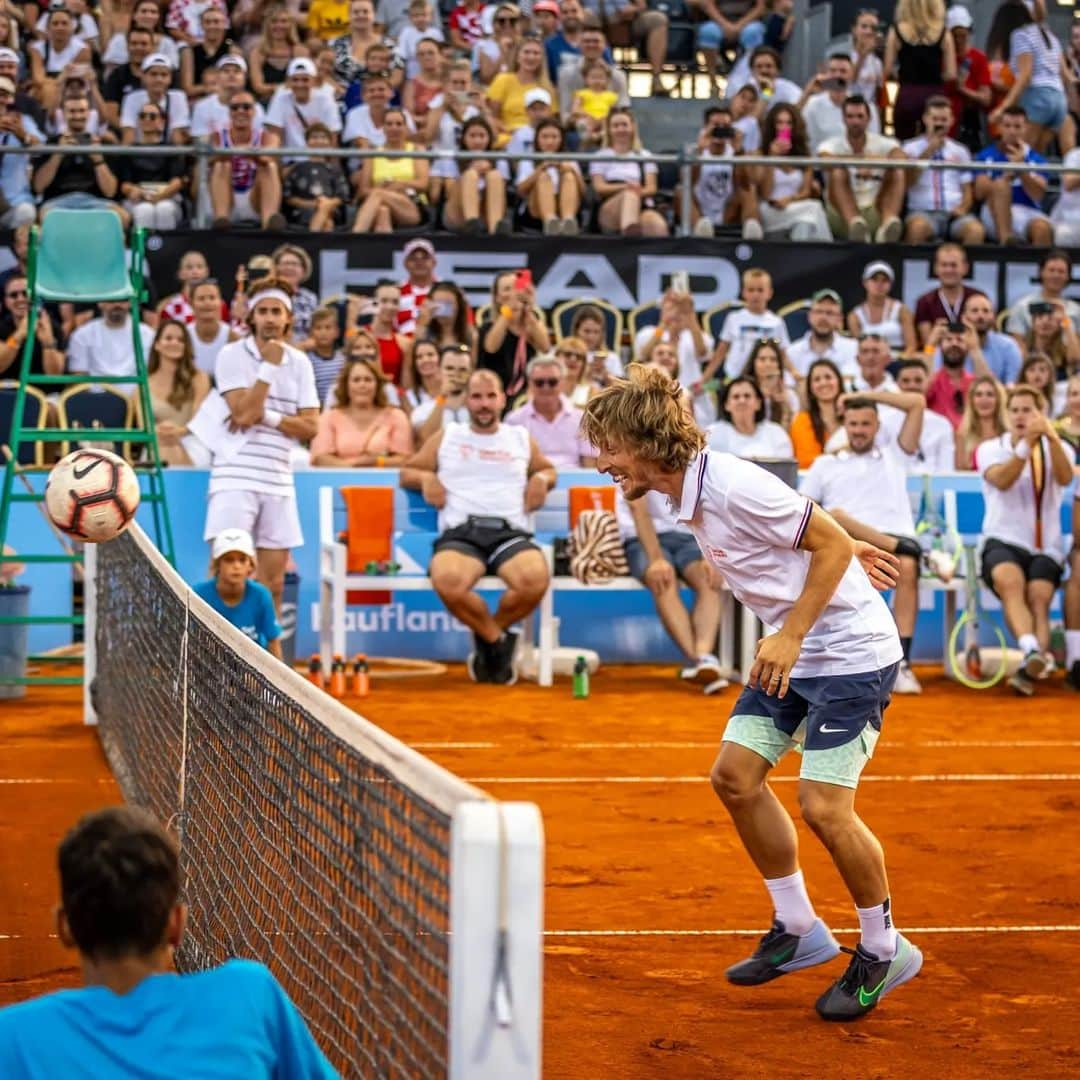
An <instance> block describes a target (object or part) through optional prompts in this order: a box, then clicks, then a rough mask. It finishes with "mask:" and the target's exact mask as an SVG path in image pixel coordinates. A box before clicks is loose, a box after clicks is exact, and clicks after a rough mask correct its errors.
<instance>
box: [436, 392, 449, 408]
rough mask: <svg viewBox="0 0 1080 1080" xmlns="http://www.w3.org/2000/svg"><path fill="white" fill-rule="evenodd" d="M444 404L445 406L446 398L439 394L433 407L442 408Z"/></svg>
mask: <svg viewBox="0 0 1080 1080" xmlns="http://www.w3.org/2000/svg"><path fill="white" fill-rule="evenodd" d="M445 404H446V398H445V397H444V396H443V395H442V394H440V395H439V396H438V397H437V398H436V399H435V405H436V406H437V407H438V408H442V406H443V405H445Z"/></svg>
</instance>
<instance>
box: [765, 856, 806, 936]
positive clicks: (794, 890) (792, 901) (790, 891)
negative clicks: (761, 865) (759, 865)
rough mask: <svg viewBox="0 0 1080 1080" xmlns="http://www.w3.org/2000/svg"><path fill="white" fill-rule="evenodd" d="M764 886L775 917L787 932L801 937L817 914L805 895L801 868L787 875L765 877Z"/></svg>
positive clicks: (804, 883)
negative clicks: (769, 897) (770, 900)
mask: <svg viewBox="0 0 1080 1080" xmlns="http://www.w3.org/2000/svg"><path fill="white" fill-rule="evenodd" d="M765 888H766V889H768V890H769V895H770V896H771V897H772V902H773V908H774V909H775V911H776V917H777V918H778V919H779V920H780V922H782V923H783V924H784V929H785V930H786V931H787V932H788V933H789V934H798V935H799V936H800V937H801V936H802V935H803V934H805V933H806V932H807V931H808V930H809V929H810V927H811V926H813V925H814V922H815V920H816V919H817V915H816V914H815V913H814V905H813V904H811V903H810V897H809V896H808V895H807V892H806V882H805V881H803V875H802V871H801V870H796V871H795V873H794V874H789V875H788V876H787V877H780V878H772V879H769V878H766V879H765Z"/></svg>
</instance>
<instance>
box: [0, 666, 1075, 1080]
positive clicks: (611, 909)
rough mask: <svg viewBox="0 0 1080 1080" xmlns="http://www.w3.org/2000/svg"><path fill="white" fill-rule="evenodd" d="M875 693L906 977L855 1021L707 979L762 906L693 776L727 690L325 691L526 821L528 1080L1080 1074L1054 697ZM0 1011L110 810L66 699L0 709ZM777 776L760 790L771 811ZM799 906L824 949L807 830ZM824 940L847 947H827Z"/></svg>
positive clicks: (72, 698)
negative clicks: (532, 817)
mask: <svg viewBox="0 0 1080 1080" xmlns="http://www.w3.org/2000/svg"><path fill="white" fill-rule="evenodd" d="M918 674H919V678H920V679H921V680H922V681H923V686H924V688H925V692H924V693H923V695H922V696H921V697H916V698H897V699H896V700H895V701H894V704H893V706H892V708H891V709H890V710H889V713H888V715H887V718H886V726H885V735H884V737H883V739H882V740H881V742H880V744H879V746H878V751H877V756H876V758H875V760H874V761H873V762H872V763H871V765H870V767H869V769H868V771H867V773H866V778H865V783H864V785H863V787H862V789H861V792H860V796H859V809H860V811H861V813H862V815H863V817H865V819H866V820H867V821H868V823H869V824H870V825H871V826H872V827H873V828H874V829H875V831H876V832H877V833H878V835H879V836H880V837H881V839H882V841H883V842H884V844H885V846H886V852H887V855H888V859H889V869H890V876H891V881H892V893H893V901H894V910H895V912H896V916H897V922H898V925H899V926H900V927H901V928H902V929H903V930H904V931H905V933H908V934H909V936H910V937H911V938H912V940H913V941H915V942H916V943H917V944H918V945H919V946H920V947H921V948H922V949H923V951H924V953H925V957H926V962H925V966H924V968H923V974H922V976H921V977H920V978H919V979H917V980H916V981H915V982H913V983H910V984H908V985H907V986H905V987H903V988H901V989H899V990H898V991H897V992H896V993H895V995H893V996H891V997H888V998H885V999H884V1001H883V1002H882V1004H881V1006H879V1008H878V1009H877V1010H875V1012H874V1013H873V1014H871V1016H869V1017H868V1018H866V1019H865V1020H863V1021H861V1022H860V1023H858V1024H852V1025H826V1024H824V1023H822V1022H821V1021H820V1020H818V1019H817V1017H816V1015H815V1014H814V1013H813V1003H814V1000H815V998H816V997H817V995H818V993H820V991H821V990H822V989H824V987H825V985H826V983H827V982H828V981H829V980H830V979H831V978H835V977H837V976H838V975H839V974H840V973H841V972H842V970H843V965H844V961H846V957H843V958H838V959H837V960H835V961H833V962H832V964H830V965H828V966H825V967H822V968H816V969H814V970H812V971H809V972H802V973H797V974H794V975H790V976H787V977H785V978H783V979H780V980H777V981H776V982H773V983H771V984H770V985H768V986H766V987H763V988H759V989H757V990H743V989H737V988H735V987H731V986H729V985H728V984H727V983H726V982H725V981H724V979H723V970H724V968H725V967H726V966H727V965H728V964H729V963H732V962H733V961H734V960H736V959H739V958H741V957H742V956H744V955H745V954H747V953H748V952H749V951H751V950H752V948H753V945H754V942H755V939H756V937H757V936H758V935H759V934H760V933H761V932H762V931H763V930H764V929H765V928H766V924H767V921H768V904H767V900H766V895H765V891H764V888H763V886H762V885H761V883H760V881H759V879H758V877H757V874H756V873H755V871H754V870H753V868H752V867H751V865H750V863H749V861H748V860H747V858H746V856H745V855H744V854H743V853H742V850H741V847H740V846H739V844H738V841H737V839H736V837H735V833H734V830H733V829H732V827H731V826H730V824H729V823H728V821H727V818H726V814H725V812H724V810H723V808H722V807H721V805H720V804H719V802H718V801H717V800H716V799H715V797H714V796H713V794H712V791H711V789H710V788H709V784H708V781H707V779H706V775H707V772H708V768H709V765H710V763H711V761H712V757H713V752H714V749H715V745H716V743H717V741H718V739H719V735H720V732H721V731H722V729H723V724H724V721H725V719H726V717H727V713H728V710H729V708H730V705H731V703H732V701H733V700H734V697H735V695H736V693H737V690H736V688H734V687H732V688H731V689H729V690H727V691H725V692H724V693H723V694H721V695H719V696H718V697H715V698H711V699H706V698H704V697H702V696H700V694H699V693H697V692H694V691H692V690H690V689H689V688H686V687H682V686H680V685H679V684H678V682H677V681H676V680H674V679H673V677H672V674H671V671H670V669H667V668H663V669H661V668H650V667H612V668H606V669H604V670H603V671H601V672H600V673H598V674H597V675H596V676H595V677H594V680H593V687H592V696H591V697H590V698H589V699H588V700H587V701H575V700H573V699H572V698H571V696H570V687H569V681H568V680H565V679H563V680H559V681H558V683H557V684H556V687H555V688H554V689H552V690H543V689H539V688H538V687H536V686H534V685H532V684H521V685H519V686H516V687H514V688H512V689H509V690H506V689H503V688H500V687H495V686H474V685H473V684H471V683H468V682H467V680H466V677H465V674H464V671H463V669H462V668H461V666H460V665H455V666H453V667H452V668H451V671H450V674H449V675H448V676H446V677H443V678H421V679H410V680H402V681H397V682H394V683H392V684H391V683H386V682H379V683H376V686H375V690H374V691H373V693H372V695H371V696H370V697H369V698H367V699H366V700H364V701H363V702H362V703H361V702H359V701H350V704H353V705H356V706H360V707H361V711H363V712H364V714H365V715H366V716H368V717H369V718H370V719H371V720H373V721H375V722H376V723H378V724H380V725H381V726H383V727H386V728H388V729H389V730H390V731H392V732H393V733H394V734H395V735H397V736H399V737H400V738H402V739H404V740H406V741H408V742H410V743H413V744H414V745H419V746H420V747H421V748H422V749H423V750H424V752H425V753H427V754H428V755H429V756H431V757H433V758H435V759H436V760H437V761H439V762H440V763H441V764H443V765H445V766H447V767H448V768H450V769H452V770H453V771H454V772H456V773H458V774H459V775H461V776H463V777H465V778H467V779H471V780H474V781H476V782H477V783H479V784H480V785H481V786H482V787H484V788H486V789H487V790H489V791H490V792H491V793H492V794H493V795H495V796H498V797H499V798H502V799H526V800H531V801H535V802H537V803H538V804H539V805H540V808H541V810H542V812H543V815H544V824H545V829H546V833H547V890H546V905H547V910H546V926H547V938H546V949H545V1005H544V1017H545V1030H544V1074H545V1076H548V1077H588V1078H594V1077H620V1078H623V1077H665V1078H667V1077H698V1078H700V1077H740V1078H741V1077H768V1078H774V1077H815V1076H824V1075H828V1076H836V1077H854V1076H861V1077H916V1076H919V1077H922V1076H933V1075H937V1076H947V1077H950V1078H968V1077H970V1078H976V1077H977V1078H980V1080H982V1078H986V1077H1015V1076H1020V1075H1025V1076H1027V1077H1031V1078H1040V1077H1049V1076H1068V1075H1074V1074H1075V1073H1076V1071H1077V1069H1078V1068H1080V1031H1078V1025H1077V1024H1076V1022H1075V1008H1076V1005H1077V1003H1078V1001H1080V994H1077V992H1076V990H1075V983H1076V979H1075V971H1076V966H1077V964H1080V844H1078V843H1077V840H1078V836H1080V829H1078V827H1077V820H1078V816H1077V815H1078V811H1080V731H1078V725H1077V721H1078V720H1080V698H1078V697H1077V695H1075V694H1074V693H1071V692H1069V691H1067V690H1066V689H1064V688H1063V687H1062V685H1061V683H1060V681H1059V680H1056V681H1055V683H1054V684H1053V685H1050V686H1048V685H1047V684H1041V685H1040V686H1039V690H1038V696H1037V697H1036V698H1035V699H1034V700H1031V701H1020V700H1019V699H1017V698H1015V697H1014V696H1013V695H1012V694H1011V693H1010V692H1009V691H1008V690H1006V689H1004V688H997V689H995V690H991V691H988V692H984V693H978V692H973V691H965V690H961V689H959V688H957V687H955V686H953V685H952V684H950V683H948V682H947V681H946V680H945V679H944V678H943V677H942V676H940V675H938V674H937V673H936V672H934V671H932V670H931V669H920V670H919V672H918ZM0 739H2V741H3V745H4V747H5V753H4V755H3V758H2V760H0V821H2V822H3V824H2V826H0V827H2V829H3V850H4V852H5V854H6V857H5V858H4V860H3V861H2V862H0V911H3V913H4V914H3V917H2V920H0V923H2V925H0V1003H3V1004H7V1003H9V1002H12V1001H17V1000H21V999H23V998H25V997H28V996H32V995H36V994H39V993H43V992H45V991H48V990H52V989H56V988H59V987H62V986H70V985H76V984H77V982H78V971H77V969H76V968H75V967H74V966H73V955H72V954H69V953H66V952H64V951H63V950H62V949H61V948H60V947H59V944H58V943H57V942H56V941H55V939H52V938H51V937H50V936H49V935H50V933H51V907H52V904H53V903H54V902H55V896H56V883H55V873H54V869H53V858H54V849H55V844H56V841H57V840H58V838H59V837H60V835H61V833H62V832H63V830H64V829H65V828H66V827H67V826H68V825H69V824H70V823H71V822H72V821H73V819H74V818H75V817H76V816H77V815H78V814H79V813H80V812H82V811H84V810H87V809H90V808H93V807H96V806H100V805H102V804H104V803H107V802H113V801H118V800H119V798H120V795H119V791H118V789H117V787H116V785H115V784H114V783H113V782H112V780H111V777H110V774H109V771H108V768H107V766H106V764H105V760H104V757H103V755H102V753H101V751H100V749H99V747H98V744H97V739H96V736H95V735H94V733H93V731H92V730H89V729H86V728H84V727H83V726H82V724H81V706H80V704H79V699H78V697H77V692H76V691H72V690H63V689H40V688H34V689H32V690H31V691H30V693H29V696H28V697H27V698H26V699H25V701H23V702H5V703H3V704H2V705H0ZM795 771H796V763H795V762H794V761H790V762H785V763H784V764H783V765H782V766H781V768H780V770H779V776H780V778H781V780H780V782H779V783H778V784H777V791H778V792H779V794H780V797H781V798H782V799H783V801H784V803H785V804H786V805H787V806H788V807H789V809H794V807H795V795H796V785H795V784H794V783H793V782H791V778H792V777H793V776H794V774H795ZM800 837H801V839H803V841H804V844H803V863H804V868H805V870H806V876H807V880H808V882H809V887H810V894H811V898H812V899H813V900H814V902H815V904H816V906H817V908H818V910H819V912H820V913H821V914H822V916H823V917H824V918H825V919H826V920H827V921H828V922H829V923H830V924H831V925H832V927H833V928H834V930H836V931H837V932H838V933H837V936H838V937H839V938H840V940H841V941H842V942H843V943H844V944H847V945H854V943H855V941H856V940H857V935H856V934H855V933H853V932H852V928H853V926H855V925H856V923H855V917H854V912H853V910H852V908H851V905H850V901H849V900H848V899H847V898H846V895H845V893H844V890H843V887H842V885H841V883H840V880H839V878H838V876H837V875H836V873H835V871H834V870H833V869H832V867H831V864H830V863H829V861H828V859H827V857H826V856H825V855H824V853H823V851H822V849H821V848H820V847H819V845H818V844H817V842H816V841H814V840H813V839H812V838H810V837H809V836H808V834H807V832H806V830H805V829H801V830H800ZM845 931H846V932H845Z"/></svg>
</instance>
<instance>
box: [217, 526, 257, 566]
mask: <svg viewBox="0 0 1080 1080" xmlns="http://www.w3.org/2000/svg"><path fill="white" fill-rule="evenodd" d="M231 551H239V552H240V554H241V555H247V557H248V558H249V559H254V558H255V541H254V540H252V539H251V533H249V532H248V531H247V529H225V530H224V531H222V532H219V533H218V534H217V536H215V537H214V543H213V544H212V545H211V547H210V557H211V558H212V559H215V560H216V559H220V558H221V557H222V556H223V555H228V554H229V552H231Z"/></svg>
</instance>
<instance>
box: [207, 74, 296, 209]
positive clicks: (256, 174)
mask: <svg viewBox="0 0 1080 1080" xmlns="http://www.w3.org/2000/svg"><path fill="white" fill-rule="evenodd" d="M254 120H255V96H254V95H253V94H252V93H251V91H250V90H240V91H238V92H237V93H235V94H233V96H232V97H231V98H230V100H229V126H228V127H227V128H224V129H223V130H222V131H220V132H218V133H217V134H215V135H214V137H213V139H212V142H213V145H215V146H229V147H243V148H249V149H251V150H253V151H257V150H258V149H259V148H263V147H271V146H277V138H276V136H274V135H272V134H270V132H268V131H263V130H262V129H261V128H256V127H255V126H254ZM210 202H211V205H212V206H213V209H214V228H215V229H227V228H228V227H229V226H230V225H231V224H234V223H241V222H257V223H259V224H261V225H262V227H263V228H264V229H283V228H285V218H284V217H283V216H282V214H281V174H280V173H279V172H278V167H277V162H276V161H275V160H274V159H273V158H271V157H265V156H263V155H260V154H258V153H252V154H250V155H245V156H244V157H231V158H216V159H215V160H214V162H213V164H212V165H211V166H210Z"/></svg>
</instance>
